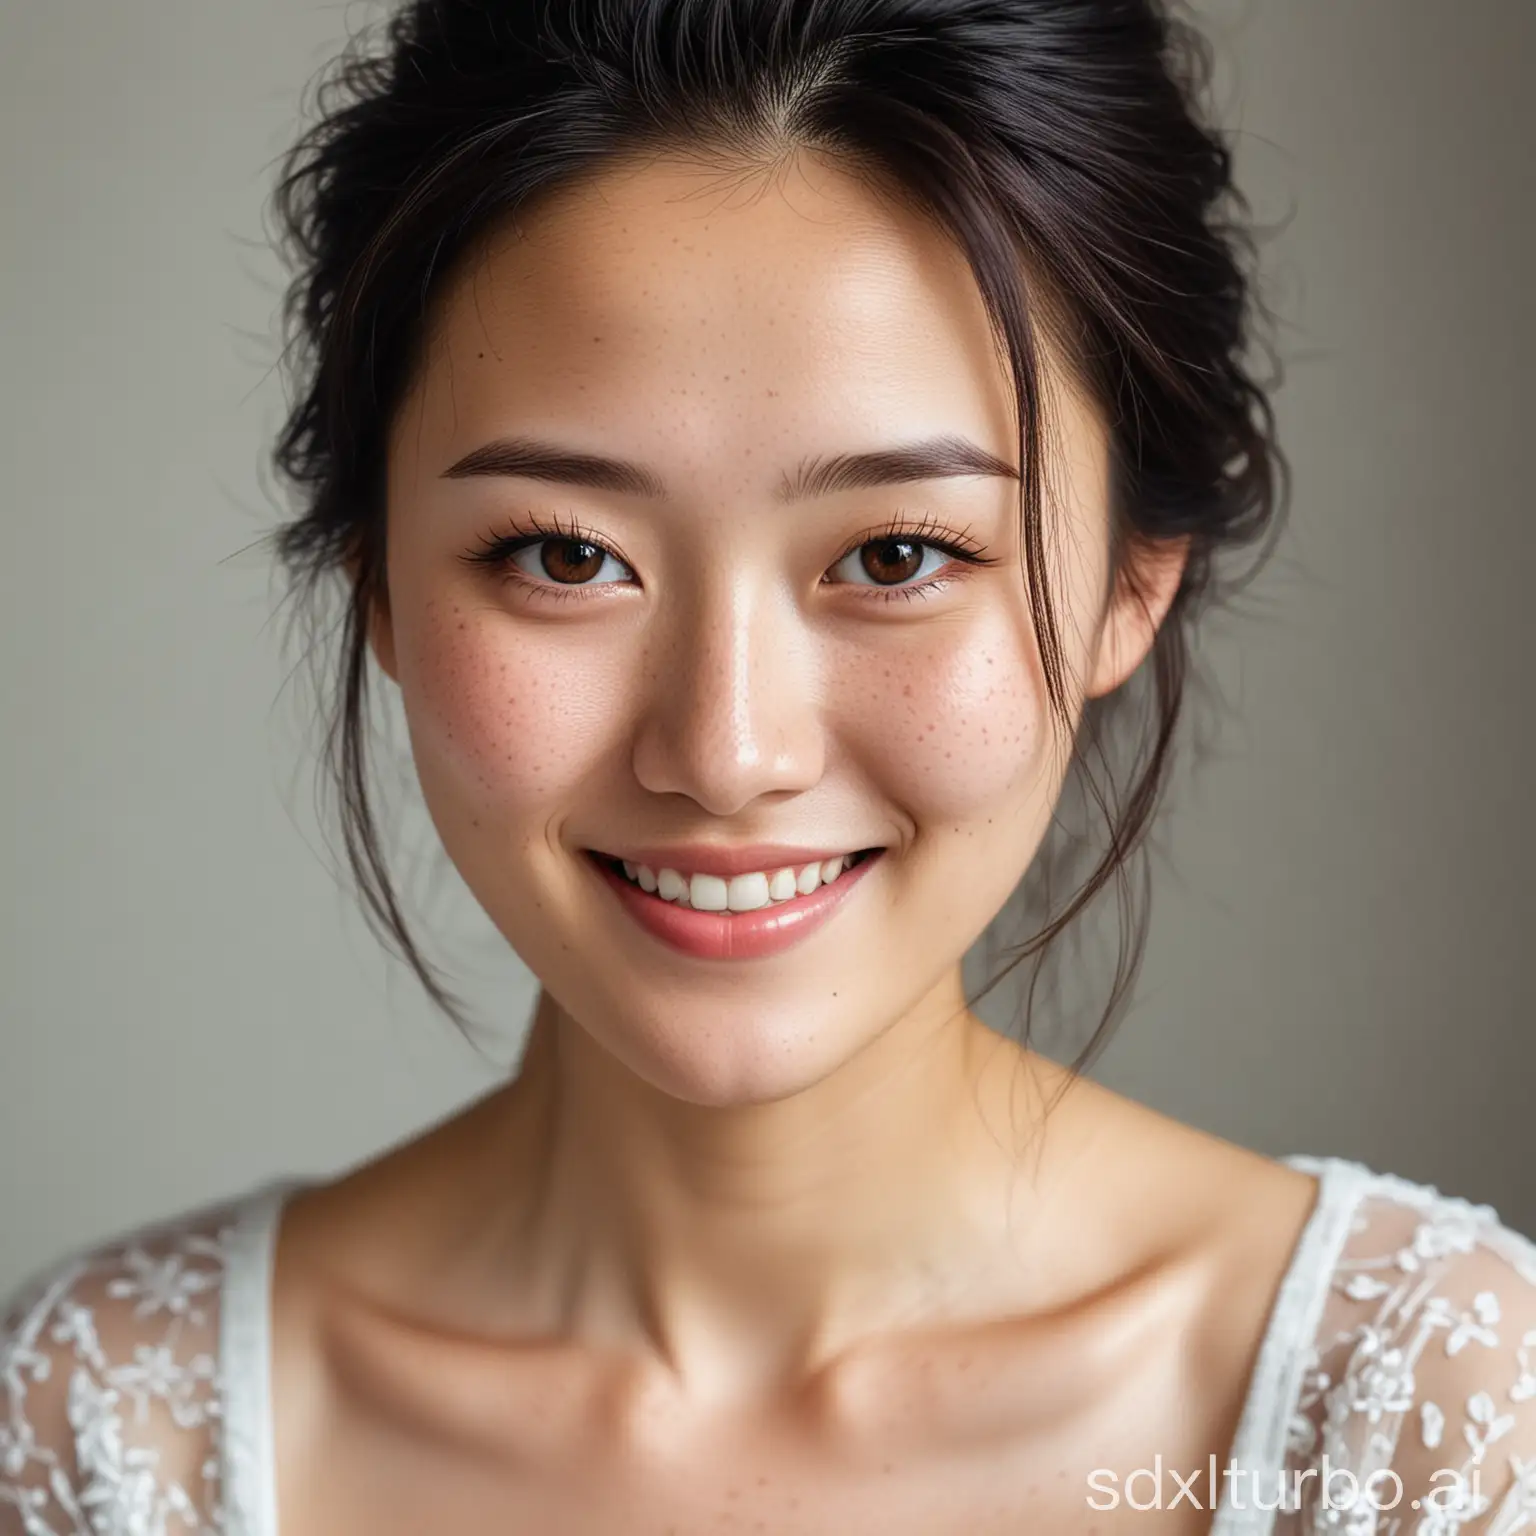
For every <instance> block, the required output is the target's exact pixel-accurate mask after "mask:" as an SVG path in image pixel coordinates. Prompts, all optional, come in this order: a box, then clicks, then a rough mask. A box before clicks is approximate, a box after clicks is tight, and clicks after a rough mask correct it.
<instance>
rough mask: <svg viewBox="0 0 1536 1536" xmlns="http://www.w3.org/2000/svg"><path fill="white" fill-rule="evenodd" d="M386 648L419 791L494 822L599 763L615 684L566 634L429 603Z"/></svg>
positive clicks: (598, 659)
mask: <svg viewBox="0 0 1536 1536" xmlns="http://www.w3.org/2000/svg"><path fill="white" fill-rule="evenodd" d="M396 646H397V653H398V657H399V671H400V686H401V694H402V698H403V700H404V703H405V711H406V717H407V720H408V722H409V725H410V733H411V747H412V751H413V753H414V755H415V758H416V762H417V766H418V769H419V771H420V774H421V777H422V780H423V785H424V787H428V781H429V780H430V781H432V783H433V784H435V785H437V786H440V787H441V788H442V789H444V790H446V791H447V792H448V793H450V794H451V795H452V796H453V798H454V800H455V801H456V802H457V803H458V804H460V805H461V806H464V807H465V808H470V807H473V808H475V809H482V810H486V811H490V810H492V809H495V810H496V811H498V812H500V813H501V814H503V815H504V814H505V813H506V811H507V810H508V808H509V807H524V808H528V809H533V808H536V807H537V806H538V804H539V803H540V802H542V801H545V800H553V799H556V798H558V797H559V796H560V795H561V794H562V793H564V792H566V791H568V790H569V788H570V786H571V785H572V784H573V783H576V782H579V781H580V780H581V779H582V778H583V777H584V776H585V775H586V774H587V773H588V772H590V771H592V770H593V768H594V767H595V765H596V764H597V763H598V762H600V761H601V759H602V758H603V755H604V753H605V751H606V750H607V732H608V731H611V730H612V729H613V727H614V724H615V722H616V721H617V720H618V719H619V718H620V710H619V708H618V700H619V698H620V697H621V696H622V694H623V690H624V684H623V680H622V679H619V678H616V677H614V676H612V675H611V674H612V667H611V665H610V666H605V664H604V662H603V659H602V655H601V651H600V650H594V651H589V649H588V648H586V647H583V646H582V645H581V644H580V643H579V638H575V637H573V635H572V633H571V631H570V630H569V629H567V630H564V631H563V632H562V633H561V634H560V635H559V636H558V637H557V635H556V634H555V630H554V628H553V627H552V628H551V629H549V630H546V631H540V630H539V629H538V628H537V627H535V626H523V627H516V626H514V625H512V624H511V623H509V622H508V619H507V616H506V614H505V613H504V612H500V611H496V610H491V611H482V610H478V609H477V608H475V607H474V606H473V605H470V604H465V603H454V602H430V603H428V604H426V606H425V607H424V608H423V610H422V612H421V615H420V618H419V620H418V621H417V622H416V623H415V624H413V625H410V626H409V627H408V629H407V631H406V633H405V634H403V635H402V634H401V633H400V627H399V625H398V624H397V628H396Z"/></svg>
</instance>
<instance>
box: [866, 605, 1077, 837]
mask: <svg viewBox="0 0 1536 1536" xmlns="http://www.w3.org/2000/svg"><path fill="white" fill-rule="evenodd" d="M911 633H912V640H911V642H910V655H909V656H908V657H906V658H901V657H894V658H893V656H892V655H891V653H890V648H888V647H880V648H878V649H872V650H871V651H870V653H869V654H868V655H867V656H865V657H864V658H862V659H861V660H860V661H859V662H857V663H855V664H854V665H852V666H849V667H847V668H846V669H843V672H842V678H841V679H840V700H839V705H838V709H839V715H840V718H842V719H843V720H844V721H846V722H847V725H848V728H849V730H850V732H851V734H852V735H853V737H854V739H855V740H856V741H857V742H858V743H859V748H860V753H861V756H862V757H863V758H864V761H865V763H866V766H867V767H868V769H869V770H870V771H871V772H873V773H874V774H875V775H876V776H877V777H878V779H879V781H880V782H881V783H882V785H883V787H884V788H885V789H886V791H887V793H889V794H890V795H891V796H892V798H893V799H895V800H896V801H897V802H898V803H899V804H901V805H903V806H904V807H905V808H906V809H907V810H908V811H909V812H910V813H911V814H912V815H913V816H914V817H915V818H916V819H917V820H918V822H919V823H925V824H930V825H931V824H933V823H936V822H943V821H947V822H951V823H957V822H967V821H973V820H985V819H986V818H988V817H995V816H996V815H997V814H999V813H1000V812H1004V811H1005V810H1006V808H1007V806H1008V805H1009V804H1010V802H1012V803H1017V802H1019V801H1020V800H1021V799H1022V798H1023V797H1025V796H1026V795H1027V794H1028V793H1029V791H1030V790H1031V789H1032V788H1033V787H1034V786H1035V785H1036V784H1037V782H1038V779H1039V774H1040V770H1041V767H1042V753H1041V750H1040V747H1041V744H1042V743H1043V742H1044V741H1046V740H1047V738H1048V733H1049V727H1050V722H1049V720H1048V719H1047V718H1046V715H1045V711H1044V700H1045V694H1044V685H1043V681H1042V680H1041V679H1040V677H1039V668H1038V662H1037V660H1036V656H1035V648H1034V644H1033V639H1032V637H1031V635H1030V633H1029V631H1028V628H1027V624H1026V625H1025V626H1024V627H1023V628H1021V627H1020V626H1019V624H1018V623H1017V622H1015V621H1013V620H1012V619H1010V618H1009V617H1008V616H1006V615H1003V614H993V615H989V616H987V617H985V618H974V619H970V620H967V621H966V622H965V623H963V624H959V623H957V624H956V625H954V626H953V627H950V626H947V625H946V624H944V623H943V621H939V622H935V623H927V624H921V625H915V626H913V629H912V632H911Z"/></svg>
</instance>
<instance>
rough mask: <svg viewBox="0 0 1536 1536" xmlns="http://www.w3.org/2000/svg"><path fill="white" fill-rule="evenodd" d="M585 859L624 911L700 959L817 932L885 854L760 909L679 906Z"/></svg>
mask: <svg viewBox="0 0 1536 1536" xmlns="http://www.w3.org/2000/svg"><path fill="white" fill-rule="evenodd" d="M882 852H883V850H882ZM586 858H587V862H588V863H589V864H591V865H592V867H593V868H594V869H595V870H596V871H597V873H598V874H599V875H600V876H601V877H602V879H603V880H604V881H605V882H606V883H607V885H608V887H609V888H610V889H611V890H612V891H613V893H614V894H615V895H616V896H617V897H618V898H619V901H620V902H621V903H622V904H623V907H624V910H625V911H626V912H628V913H629V914H630V916H631V917H633V918H634V920H635V921H636V922H637V923H639V924H640V926H641V927H642V928H644V929H645V931H646V932H647V933H649V934H651V935H652V936H653V937H654V938H658V939H660V940H661V942H662V943H663V944H666V945H669V946H670V947H671V948H673V949H675V950H678V951H680V952H681V953H683V954H685V955H692V956H693V957H694V958H695V959H699V960H757V959H761V958H762V957H763V956H765V955H776V954H778V953H779V952H780V951H781V950H785V949H788V948H789V947H790V946H791V945H792V944H798V943H799V942H800V941H801V940H802V939H805V938H809V937H810V935H811V934H813V933H815V932H816V930H817V929H818V928H820V927H821V926H822V925H823V924H824V923H826V922H827V921H828V920H829V919H830V918H831V916H832V914H833V913H834V912H836V911H837V909H838V908H839V907H840V906H842V904H843V903H844V902H845V901H847V899H848V898H849V897H850V896H851V895H852V894H853V890H854V887H855V886H856V885H857V884H858V883H859V881H860V880H862V879H863V878H864V876H865V874H866V873H867V872H868V871H869V870H871V869H873V868H874V866H875V865H876V864H878V863H879V862H880V858H881V854H880V853H872V854H870V856H869V857H868V858H866V859H864V860H862V861H861V862H860V863H858V864H856V865H854V867H853V868H852V869H848V870H844V871H843V873H842V874H841V875H839V876H838V877H837V879H836V880H834V881H833V882H832V884H831V885H823V886H820V887H818V888H817V889H816V890H814V891H812V892H811V894H810V895H809V896H796V897H795V898H794V899H793V900H791V901H785V902H780V903H778V904H777V905H775V906H771V907H759V908H758V909H757V911H755V912H700V911H698V910H697V909H696V908H694V907H680V906H678V904H677V903H676V902H675V901H663V900H662V899H661V897H659V896H652V895H650V894H649V893H648V892H646V891H643V890H641V889H640V887H639V886H638V885H636V884H635V883H634V882H633V881H632V880H626V879H625V878H624V876H623V875H621V874H619V873H617V872H616V871H615V870H613V869H610V868H609V867H608V865H607V864H605V863H604V862H603V861H602V860H601V859H598V858H595V857H594V856H592V855H591V854H588V855H586Z"/></svg>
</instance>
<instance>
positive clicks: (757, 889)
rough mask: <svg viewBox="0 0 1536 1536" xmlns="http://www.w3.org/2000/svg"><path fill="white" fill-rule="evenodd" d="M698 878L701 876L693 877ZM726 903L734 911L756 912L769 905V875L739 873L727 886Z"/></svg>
mask: <svg viewBox="0 0 1536 1536" xmlns="http://www.w3.org/2000/svg"><path fill="white" fill-rule="evenodd" d="M693 878H694V879H695V880H697V879H698V878H699V877H698V876H697V875H695V876H694V877H693ZM725 904H726V906H728V907H729V908H730V909H731V911H732V912H756V911H757V909H758V908H759V907H766V906H767V905H768V876H767V875H760V874H756V873H753V874H750V875H737V876H735V877H734V878H733V879H732V881H731V883H730V884H729V885H728V886H726V888H725Z"/></svg>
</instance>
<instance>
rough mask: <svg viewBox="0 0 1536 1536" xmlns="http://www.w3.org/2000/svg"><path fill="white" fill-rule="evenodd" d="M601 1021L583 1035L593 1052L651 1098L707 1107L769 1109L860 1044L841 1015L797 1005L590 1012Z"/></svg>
mask: <svg viewBox="0 0 1536 1536" xmlns="http://www.w3.org/2000/svg"><path fill="white" fill-rule="evenodd" d="M596 1013H597V1016H599V1017H602V1018H603V1019H604V1020H605V1025H604V1027H603V1028H602V1029H601V1030H600V1031H595V1030H588V1029H586V1027H585V1026H584V1025H582V1024H581V1023H580V1018H581V1015H580V1014H579V1013H577V1014H575V1015H574V1017H573V1020H572V1022H573V1023H574V1025H575V1027H577V1028H580V1029H582V1030H583V1032H584V1033H585V1034H586V1035H587V1037H588V1038H589V1039H590V1040H591V1041H592V1042H593V1044H594V1045H596V1046H597V1047H598V1049H600V1050H603V1051H605V1052H607V1054H608V1055H610V1056H611V1057H613V1058H614V1059H615V1060H616V1061H617V1062H618V1063H619V1064H620V1065H621V1066H622V1067H624V1068H625V1069H626V1070H628V1071H629V1072H631V1073H632V1074H633V1075H634V1076H635V1077H637V1078H639V1079H641V1080H642V1081H643V1082H645V1083H647V1084H648V1085H649V1086H650V1087H652V1088H653V1089H655V1090H656V1091H657V1092H658V1093H663V1094H666V1095H667V1097H669V1098H673V1099H677V1100H679V1101H681V1102H682V1103H686V1104H696V1105H698V1106H700V1107H701V1108H708V1109H734V1108H745V1107H747V1106H750V1105H754V1104H772V1103H777V1102H780V1101H781V1100H784V1099H789V1098H793V1097H794V1096H795V1095H796V1094H799V1093H803V1092H805V1091H806V1090H807V1089H810V1088H814V1087H815V1086H816V1085H817V1084H818V1083H821V1082H824V1081H825V1080H826V1079H827V1078H828V1077H830V1076H832V1075H833V1074H834V1073H835V1072H837V1070H838V1069H839V1068H840V1067H842V1066H843V1065H845V1064H846V1063H847V1062H848V1061H849V1060H850V1059H852V1058H853V1057H854V1056H856V1055H858V1053H859V1050H860V1047H861V1046H862V1045H863V1044H865V1043H866V1042H865V1041H863V1040H862V1039H857V1038H852V1037H851V1036H850V1020H849V1018H848V1015H847V1014H846V1013H829V1014H828V1016H827V1017H825V1018H821V1017H819V1016H818V1015H817V1014H816V1013H815V1011H814V1010H813V1009H812V1008H809V1007H807V1006H805V1005H804V1004H798V1005H793V1006H787V1005H785V1004H782V1003H781V1004H779V1005H778V1006H777V1007H773V1008H767V1007H765V1006H764V1005H763V1004H762V1003H760V1002H759V1003H757V1004H756V1005H753V1004H751V1003H745V1002H742V1003H737V1004H735V1005H734V1006H732V1005H731V1004H730V1003H722V1004H721V1005H719V1006H715V1007H710V1006H705V1005H701V1004H700V1003H699V1002H698V1001H693V1002H691V1003H690V1004H689V1005H688V1006H687V1007H684V1008H668V1009H666V1011H665V1016H664V1018H656V1017H653V1018H650V1019H641V1018H636V1017H634V1013H633V1003H632V1002H631V1004H630V1006H629V1007H628V1008H625V1007H623V1006H622V1005H620V1006H618V1007H614V1006H611V1005H610V1006H607V1007H603V1008H601V1009H599V1010H596Z"/></svg>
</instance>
